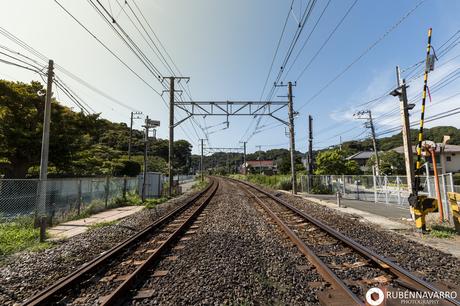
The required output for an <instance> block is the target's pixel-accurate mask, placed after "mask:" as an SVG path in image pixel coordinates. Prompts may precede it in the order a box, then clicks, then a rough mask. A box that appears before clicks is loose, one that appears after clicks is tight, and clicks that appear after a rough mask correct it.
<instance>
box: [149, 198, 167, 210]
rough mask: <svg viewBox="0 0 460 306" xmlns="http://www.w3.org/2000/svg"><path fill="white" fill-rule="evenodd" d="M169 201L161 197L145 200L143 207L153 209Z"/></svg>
mask: <svg viewBox="0 0 460 306" xmlns="http://www.w3.org/2000/svg"><path fill="white" fill-rule="evenodd" d="M169 199H170V198H169V197H161V198H158V199H146V200H145V202H144V206H145V208H147V209H152V208H155V206H157V205H159V204H161V203H164V202H166V201H168V200H169Z"/></svg>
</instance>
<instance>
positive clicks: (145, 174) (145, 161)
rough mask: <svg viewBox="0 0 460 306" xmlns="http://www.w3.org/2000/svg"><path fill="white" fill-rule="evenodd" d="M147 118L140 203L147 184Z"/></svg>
mask: <svg viewBox="0 0 460 306" xmlns="http://www.w3.org/2000/svg"><path fill="white" fill-rule="evenodd" d="M148 121H149V116H147V117H145V125H144V127H145V132H144V133H145V134H144V176H143V178H142V202H144V201H145V192H146V190H145V189H146V184H147V154H148V153H147V152H148V149H149V125H148Z"/></svg>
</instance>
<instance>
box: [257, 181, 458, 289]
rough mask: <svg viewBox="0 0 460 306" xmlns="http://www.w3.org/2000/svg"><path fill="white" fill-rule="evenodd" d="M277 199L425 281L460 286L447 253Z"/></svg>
mask: <svg viewBox="0 0 460 306" xmlns="http://www.w3.org/2000/svg"><path fill="white" fill-rule="evenodd" d="M266 190H267V191H270V192H275V191H273V190H270V189H266ZM279 197H280V198H281V199H284V200H286V201H288V202H289V203H291V204H293V205H295V206H296V207H297V208H299V209H300V210H302V211H304V212H305V213H307V214H309V215H310V216H312V217H314V218H316V219H318V220H320V221H322V222H324V223H326V224H327V225H329V226H331V227H332V228H334V229H336V230H338V231H340V232H341V233H343V234H344V235H346V236H348V237H350V238H352V239H354V240H355V241H357V242H359V243H360V244H362V245H364V246H365V247H368V248H370V249H372V250H374V251H375V252H377V253H378V254H380V255H383V256H385V257H387V258H390V259H391V260H392V261H394V262H395V263H397V264H399V265H400V266H402V267H403V268H405V269H407V270H408V271H411V272H414V273H416V274H417V275H418V276H420V277H421V278H423V279H424V280H426V281H428V282H437V281H446V282H447V283H453V284H456V285H460V265H459V264H458V259H457V258H455V257H454V256H452V255H450V254H446V253H444V252H441V251H439V250H437V249H435V248H432V247H429V246H426V245H423V244H420V243H417V242H415V241H412V240H410V239H408V238H407V237H404V236H403V235H401V234H398V233H396V232H394V231H390V230H386V229H382V228H381V227H379V226H378V225H375V224H372V223H369V222H362V221H361V220H362V219H361V218H359V217H357V216H353V215H350V214H346V213H341V212H338V211H336V210H333V209H330V208H328V207H325V206H323V205H320V204H317V203H313V202H311V201H307V200H305V199H302V198H299V197H298V196H292V195H289V194H285V193H282V194H280V196H279Z"/></svg>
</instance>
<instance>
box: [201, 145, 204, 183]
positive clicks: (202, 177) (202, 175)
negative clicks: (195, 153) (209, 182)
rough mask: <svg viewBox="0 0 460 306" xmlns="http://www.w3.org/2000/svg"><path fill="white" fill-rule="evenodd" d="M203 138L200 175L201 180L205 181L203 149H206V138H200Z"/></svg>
mask: <svg viewBox="0 0 460 306" xmlns="http://www.w3.org/2000/svg"><path fill="white" fill-rule="evenodd" d="M200 140H201V162H200V175H201V181H202V182H203V181H204V174H203V171H204V169H203V168H204V167H203V160H204V158H203V151H204V139H200Z"/></svg>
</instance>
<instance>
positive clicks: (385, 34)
mask: <svg viewBox="0 0 460 306" xmlns="http://www.w3.org/2000/svg"><path fill="white" fill-rule="evenodd" d="M423 2H425V0H421V1H419V2H418V3H417V4H416V5H415V6H414V7H413V8H412V9H411V10H409V11H408V12H407V13H406V14H405V15H404V16H402V17H401V18H400V19H399V20H398V21H397V22H396V23H395V24H394V25H392V26H391V27H390V28H389V29H388V30H387V31H386V32H385V33H384V34H383V35H382V36H380V37H379V38H378V39H377V40H376V41H375V42H373V43H372V44H371V45H370V46H368V47H367V48H366V49H365V50H364V52H362V53H361V54H360V55H359V56H358V57H357V58H355V59H354V60H353V61H352V62H351V63H350V64H348V65H347V66H346V67H345V69H343V70H342V71H341V72H340V73H339V74H337V75H336V76H335V77H334V78H332V79H331V80H330V81H329V82H327V83H326V84H325V85H324V86H323V87H321V88H320V90H318V91H317V92H316V93H315V94H314V95H313V96H312V97H311V98H310V99H309V100H308V101H307V102H305V103H304V104H303V105H302V106H301V107H300V108H299V109H298V110H301V109H302V108H304V107H305V106H307V105H308V104H309V103H311V102H312V101H313V100H314V99H315V98H316V97H318V96H319V95H320V94H321V93H322V92H323V91H324V90H326V89H327V88H328V87H329V86H331V85H332V84H333V83H334V82H335V81H336V80H338V79H339V78H340V77H341V76H343V75H344V74H345V73H346V72H347V71H348V70H349V69H350V68H351V67H353V66H354V65H355V64H356V63H357V62H358V61H360V60H361V59H362V58H363V57H364V56H365V55H366V54H367V53H369V52H370V51H371V50H372V49H373V48H375V46H377V45H378V44H379V43H380V42H382V41H383V40H384V39H385V38H386V37H387V36H388V35H389V34H390V33H391V32H393V31H394V30H395V29H396V28H398V26H399V25H401V24H402V22H403V21H404V20H406V19H407V18H408V17H409V16H410V15H411V14H412V13H413V12H414V11H415V10H416V9H417V8H418V7H419V6H420V5H421V4H422V3H423Z"/></svg>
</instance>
